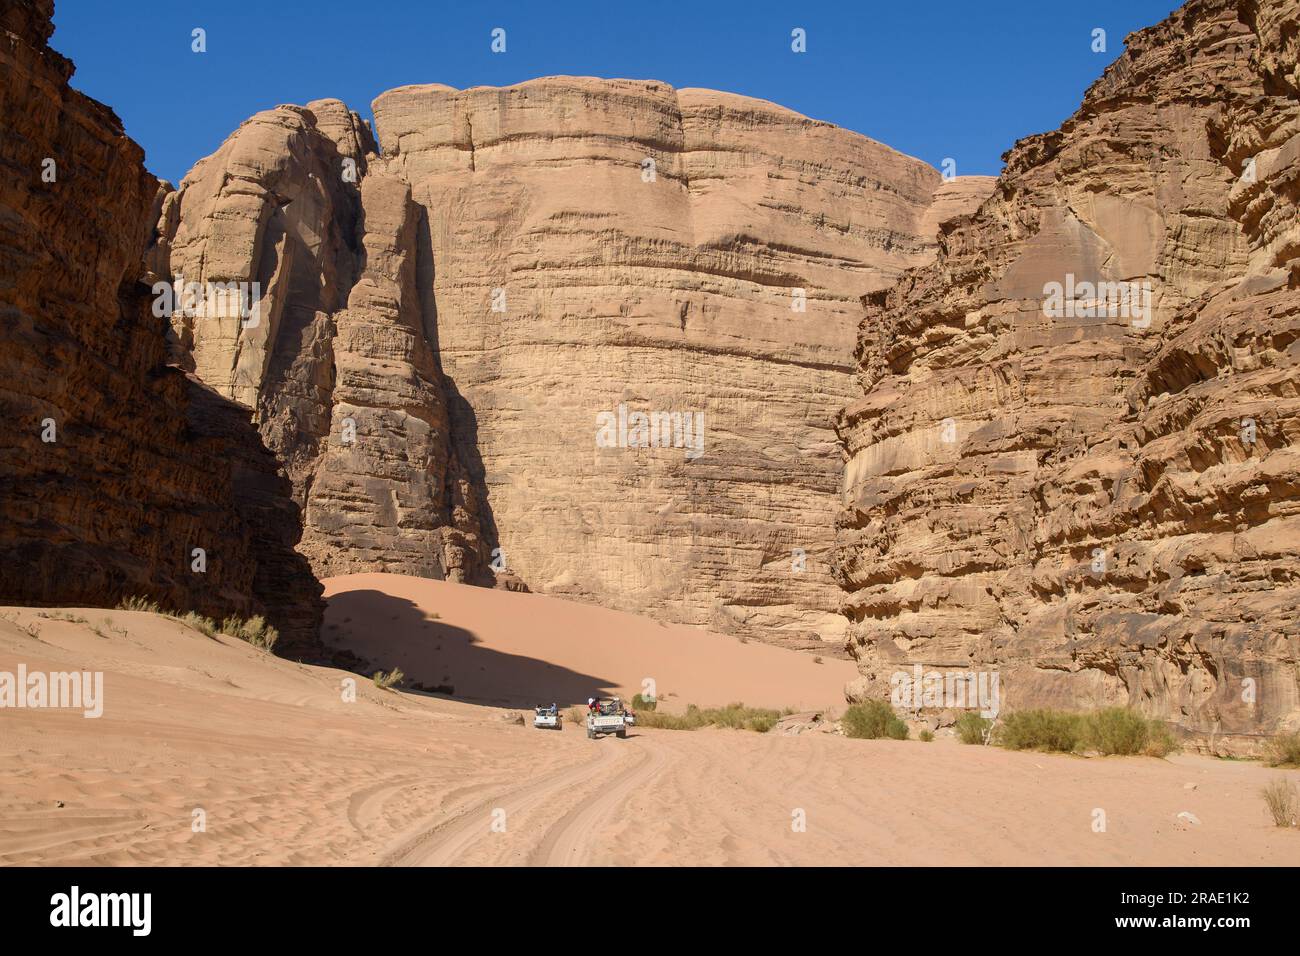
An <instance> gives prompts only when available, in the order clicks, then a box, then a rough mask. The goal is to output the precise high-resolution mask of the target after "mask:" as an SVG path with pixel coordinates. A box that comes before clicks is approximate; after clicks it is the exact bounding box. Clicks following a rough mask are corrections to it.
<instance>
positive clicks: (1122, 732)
mask: <svg viewBox="0 0 1300 956" xmlns="http://www.w3.org/2000/svg"><path fill="white" fill-rule="evenodd" d="M1083 722H1084V735H1085V738H1086V740H1087V743H1088V744H1089V746H1091V747H1093V748H1094V749H1095V750H1097V752H1098V753H1102V754H1107V755H1110V754H1118V755H1120V756H1131V755H1133V754H1139V753H1142V751H1143V750H1144V749H1146V745H1147V738H1148V734H1149V731H1148V728H1147V719H1146V718H1145V717H1143V716H1142V715H1141V714H1138V713H1135V712H1134V711H1131V710H1129V709H1127V708H1125V707H1105V708H1102V709H1101V710H1096V711H1093V712H1092V713H1090V714H1087V715H1086V716H1085V717H1084V718H1083Z"/></svg>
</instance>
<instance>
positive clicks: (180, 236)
mask: <svg viewBox="0 0 1300 956" xmlns="http://www.w3.org/2000/svg"><path fill="white" fill-rule="evenodd" d="M422 229H424V232H425V234H426V235H427V227H425V225H424V218H423V212H422V210H421V209H420V208H419V207H418V206H416V205H415V204H414V203H412V201H411V198H410V189H409V187H408V186H407V185H406V184H405V183H403V182H401V181H400V180H397V179H394V178H393V177H392V176H390V175H388V174H387V173H386V172H385V171H384V169H383V163H382V162H377V157H376V156H375V155H374V146H373V140H372V139H371V136H370V131H369V128H368V127H367V126H366V125H365V124H364V123H363V122H362V121H361V120H360V119H359V118H358V117H357V116H356V114H355V113H351V112H349V111H348V110H347V108H346V107H344V106H343V104H342V103H340V102H338V101H337V100H320V101H316V102H313V103H309V104H308V105H307V106H306V107H297V106H280V107H277V108H276V109H273V110H267V111H265V112H263V113H259V114H257V115H256V116H254V117H253V118H252V119H250V120H248V121H247V122H246V123H244V124H243V126H241V127H240V128H239V129H238V130H237V131H236V132H235V133H233V134H232V135H231V136H230V137H229V138H228V139H227V140H226V142H225V143H224V144H223V145H222V147H221V148H220V149H219V150H218V151H217V152H216V153H214V154H213V155H212V156H209V157H208V158H206V159H204V160H202V161H201V162H200V163H199V164H198V165H196V166H195V168H194V169H193V170H192V171H191V172H190V174H189V175H188V176H186V177H185V180H184V181H183V182H182V183H181V185H180V188H179V190H177V191H176V192H172V193H169V194H168V195H167V197H166V199H165V200H164V202H163V207H162V211H161V216H160V220H159V233H160V235H159V239H158V241H157V243H156V245H155V247H154V249H153V251H152V253H151V259H150V261H151V265H152V266H153V268H154V269H155V270H156V271H157V272H159V273H160V274H163V275H167V276H170V277H171V280H172V281H174V282H176V283H178V284H181V285H183V284H184V283H188V282H198V283H200V284H201V286H202V287H204V288H207V287H208V284H211V283H243V284H245V286H246V288H247V289H248V296H247V299H246V300H245V302H244V303H243V306H244V308H243V309H242V310H241V309H239V308H235V307H227V308H223V307H222V305H223V303H217V307H216V308H210V309H205V310H199V309H181V310H177V311H175V312H173V315H172V325H173V329H174V332H175V338H176V343H175V344H176V348H177V353H178V356H180V358H181V360H182V361H186V362H188V363H189V367H191V368H192V369H193V370H194V371H195V373H196V374H198V375H199V376H200V377H201V378H202V379H203V380H204V381H205V382H207V383H208V384H209V385H211V386H212V387H213V388H215V389H216V390H217V391H218V392H220V393H221V394H223V395H225V396H227V397H229V398H232V399H234V400H236V401H238V402H240V403H241V404H243V405H245V406H248V407H249V408H252V409H255V410H256V418H257V421H258V423H259V427H260V429H261V431H262V435H263V437H264V438H265V440H266V444H267V446H268V447H269V448H271V449H272V451H274V452H275V454H276V456H277V457H278V458H279V460H280V461H281V462H282V463H283V464H284V466H285V468H286V470H287V472H288V474H289V476H290V478H291V479H292V481H293V484H294V494H295V497H296V498H297V500H298V501H299V502H300V503H301V504H302V506H303V509H304V524H305V528H304V533H303V539H302V545H301V550H302V552H303V553H304V554H305V555H307V556H308V557H309V558H310V560H311V562H312V564H313V567H314V568H315V570H316V571H317V573H318V574H320V575H322V576H324V575H330V574H343V573H348V572H354V571H366V570H370V571H391V572H398V573H405V574H413V575H421V576H426V577H435V578H443V577H450V578H451V579H453V580H461V581H464V580H470V581H479V580H482V579H483V578H484V577H485V574H486V572H485V562H484V561H483V560H482V558H481V556H480V548H481V544H480V542H479V540H478V534H479V525H478V518H477V511H478V504H477V498H476V496H475V494H474V492H473V491H472V490H471V489H470V487H469V480H468V478H467V477H466V475H465V473H464V470H463V469H462V468H461V466H460V463H459V460H458V459H457V458H456V457H455V455H454V454H453V452H452V448H451V444H450V435H449V422H448V414H447V402H446V398H445V396H444V393H443V382H442V377H441V373H440V371H439V369H438V365H437V356H436V353H435V351H434V349H433V346H432V344H431V338H430V336H429V334H428V332H427V329H428V328H429V327H430V326H431V323H432V310H433V303H432V297H431V293H430V292H429V291H428V290H427V288H425V287H421V286H419V284H418V283H417V276H418V275H419V274H420V272H421V270H422V269H423V270H424V271H425V272H427V271H428V270H429V268H430V266H429V252H428V246H427V242H426V243H425V245H424V247H423V249H421V247H420V243H419V240H420V236H421V230H422ZM421 257H423V258H421ZM426 286H427V283H426ZM254 299H255V300H256V302H257V308H256V309H253V308H250V307H249V304H250V301H251V300H254ZM224 305H229V303H224ZM199 312H203V313H205V314H196V313H199Z"/></svg>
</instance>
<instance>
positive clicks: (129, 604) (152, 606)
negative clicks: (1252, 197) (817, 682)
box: [117, 595, 162, 614]
mask: <svg viewBox="0 0 1300 956" xmlns="http://www.w3.org/2000/svg"><path fill="white" fill-rule="evenodd" d="M117 610H119V611H148V612H150V613H151V614H161V613H162V606H161V605H160V604H159V603H158V602H157V601H151V600H149V598H144V597H139V596H137V595H132V596H131V597H128V598H123V599H122V600H120V601H118V602H117Z"/></svg>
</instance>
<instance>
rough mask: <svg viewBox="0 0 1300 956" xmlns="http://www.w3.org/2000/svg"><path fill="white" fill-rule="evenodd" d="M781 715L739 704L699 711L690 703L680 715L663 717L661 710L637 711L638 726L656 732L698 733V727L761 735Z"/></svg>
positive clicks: (665, 715)
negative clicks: (655, 730) (655, 729)
mask: <svg viewBox="0 0 1300 956" xmlns="http://www.w3.org/2000/svg"><path fill="white" fill-rule="evenodd" d="M780 717H781V712H780V711H776V710H769V709H767V708H763V707H746V706H745V705H744V704H743V703H740V702H739V701H737V702H735V703H732V704H728V705H727V706H726V707H709V708H701V707H697V706H696V705H695V704H690V705H688V706H687V708H686V713H684V714H666V713H663V712H661V711H654V710H650V711H646V712H645V713H641V712H639V711H638V713H637V715H636V722H637V726H638V727H654V728H657V729H660V730H699V729H700V728H701V727H726V728H730V729H732V730H752V731H754V732H755V733H760V734H765V733H767V732H768V731H769V730H771V729H772V728H773V727H775V726H776V722H777V720H779V719H780Z"/></svg>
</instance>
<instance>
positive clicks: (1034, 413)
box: [836, 0, 1300, 737]
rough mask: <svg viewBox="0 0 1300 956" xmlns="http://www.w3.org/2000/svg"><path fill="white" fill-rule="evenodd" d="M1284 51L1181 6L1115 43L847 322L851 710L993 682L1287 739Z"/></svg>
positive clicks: (1296, 170) (1283, 30)
mask: <svg viewBox="0 0 1300 956" xmlns="http://www.w3.org/2000/svg"><path fill="white" fill-rule="evenodd" d="M1298 31H1300V11H1298V10H1297V7H1296V5H1295V4H1294V3H1284V2H1279V0H1260V2H1244V3H1243V2H1236V0H1192V2H1190V3H1188V4H1187V5H1186V6H1184V7H1183V8H1182V9H1181V10H1179V11H1177V12H1175V13H1174V14H1173V15H1172V16H1171V17H1170V18H1169V19H1168V20H1167V21H1165V22H1164V23H1161V24H1160V25H1158V26H1155V27H1152V28H1150V29H1147V30H1143V31H1141V32H1139V33H1136V34H1134V35H1133V36H1131V37H1130V38H1129V40H1128V45H1127V50H1126V51H1125V52H1124V53H1123V54H1122V55H1121V56H1120V58H1119V59H1118V60H1117V61H1116V62H1115V64H1114V65H1112V66H1111V67H1110V68H1109V69H1108V70H1107V71H1106V73H1105V75H1104V76H1103V77H1102V78H1101V79H1100V80H1099V81H1098V82H1097V83H1095V84H1094V85H1093V87H1092V88H1091V89H1090V90H1089V91H1088V93H1087V96H1086V98H1085V100H1084V103H1083V106H1082V107H1081V108H1080V110H1079V111H1078V112H1077V113H1076V114H1075V115H1074V116H1073V117H1072V118H1071V119H1069V120H1068V121H1067V122H1066V123H1065V124H1064V125H1063V126H1062V127H1061V129H1059V130H1057V131H1055V132H1052V133H1048V134H1045V135H1041V136H1035V137H1031V138H1029V139H1026V140H1023V141H1021V142H1020V143H1018V144H1017V145H1016V147H1015V148H1014V149H1013V150H1012V151H1011V152H1010V153H1008V154H1007V157H1006V160H1007V165H1006V170H1005V172H1004V173H1003V175H1002V176H1001V177H1000V178H999V180H998V183H997V186H996V189H995V190H994V192H993V195H992V196H991V197H990V198H989V199H988V200H987V201H985V202H984V203H983V205H982V206H981V207H980V208H979V210H978V211H977V212H976V213H974V214H973V215H971V216H968V217H959V218H957V219H956V220H955V221H950V222H949V223H948V224H947V225H946V226H945V227H943V232H942V235H941V238H940V251H939V256H938V261H937V263H936V264H935V265H934V266H932V267H929V268H926V269H922V270H914V271H911V272H909V273H907V274H905V275H904V276H903V277H901V279H900V280H899V281H898V282H897V283H895V284H894V285H893V286H892V287H890V288H889V289H887V290H884V291H877V292H872V293H870V294H869V295H867V296H866V297H865V302H866V305H867V314H866V317H865V319H864V320H863V321H862V325H861V330H860V331H861V337H860V341H859V358H860V378H861V381H862V385H863V386H864V388H865V391H866V395H865V398H861V399H859V400H857V401H856V402H854V403H852V404H850V405H849V406H848V407H847V408H846V409H845V410H844V412H843V414H842V416H841V419H840V422H839V431H840V435H841V437H842V439H843V441H844V443H845V446H846V449H847V454H848V460H847V463H846V472H845V476H844V487H843V502H844V510H843V511H842V512H841V514H840V516H839V519H838V529H839V533H838V542H837V548H836V573H837V576H838V578H839V580H840V582H841V585H842V586H843V588H844V589H845V590H846V591H847V592H848V595H847V598H846V601H845V610H846V613H847V616H848V618H849V620H850V621H851V622H852V623H851V628H850V638H851V641H852V645H853V647H854V648H855V653H856V655H857V657H858V659H859V661H860V669H861V671H862V674H863V677H862V679H861V680H860V681H858V682H857V683H856V684H855V685H853V686H852V687H851V694H852V696H855V697H867V696H878V697H885V696H888V694H889V679H890V676H891V674H892V673H894V672H896V671H897V670H899V669H900V668H907V667H910V666H911V665H913V664H916V663H919V664H922V665H925V666H927V667H934V668H936V669H945V668H960V669H972V668H979V669H997V670H999V671H1000V672H1001V674H1002V690H1003V698H1004V699H1003V703H1002V706H1003V707H1004V708H1006V707H1024V706H1034V705H1064V706H1090V705H1095V704H1112V703H1121V704H1133V705H1136V706H1138V707H1140V708H1141V709H1143V710H1144V711H1146V712H1148V713H1150V714H1151V715H1153V716H1158V717H1161V718H1165V719H1167V720H1170V721H1174V722H1176V723H1178V724H1179V725H1181V727H1182V728H1184V730H1186V731H1187V732H1188V733H1191V734H1195V735H1197V736H1204V737H1209V736H1212V735H1214V734H1216V733H1222V734H1234V735H1250V734H1258V733H1264V732H1270V731H1273V730H1276V729H1277V728H1279V727H1288V726H1289V727H1291V728H1292V729H1294V727H1295V726H1296V725H1297V724H1298V723H1300V681H1298V678H1297V674H1298V673H1300V671H1298V670H1297V665H1298V663H1300V622H1298V621H1297V615H1296V610H1297V608H1300V568H1297V565H1296V553H1297V551H1298V550H1300V454H1298V449H1297V442H1300V372H1298V370H1297V363H1298V362H1300V221H1298V219H1297V199H1298V198H1300V102H1298V100H1297V67H1296V59H1297V42H1298V41H1297V34H1298ZM1051 283H1058V284H1060V285H1061V286H1063V287H1066V288H1070V287H1072V288H1073V290H1074V292H1073V296H1074V300H1073V301H1064V302H1063V301H1061V298H1064V299H1066V300H1069V299H1070V296H1071V293H1070V292H1066V293H1065V295H1064V296H1063V297H1061V298H1056V297H1054V293H1055V292H1056V291H1057V290H1056V289H1055V288H1052V287H1051V286H1050V284H1051ZM1088 283H1090V284H1092V288H1089V286H1088V285H1086V284H1088ZM1098 283H1106V285H1102V286H1098V285H1097V284H1098ZM1110 283H1120V284H1122V285H1119V286H1113V285H1109V284H1110ZM1144 284H1146V285H1145V286H1144ZM1103 289H1105V290H1106V295H1105V296H1103V293H1102V290H1103ZM1115 289H1120V290H1126V291H1128V292H1132V293H1134V294H1135V295H1136V296H1137V299H1136V300H1132V301H1130V302H1129V304H1130V305H1132V304H1133V301H1136V302H1137V303H1139V305H1138V308H1136V309H1134V308H1126V307H1125V303H1124V301H1121V300H1116V299H1114V298H1113V297H1112V296H1111V292H1113V291H1114V290H1115ZM1147 291H1149V294H1150V307H1149V309H1147V310H1142V309H1141V306H1140V303H1141V302H1142V300H1143V297H1144V296H1145V294H1146V292H1147ZM1117 301H1118V305H1119V308H1118V309H1114V308H1107V309H1102V308H1098V307H1097V306H1098V304H1099V303H1101V304H1109V305H1115V304H1116V302H1117ZM1049 313H1050V314H1049Z"/></svg>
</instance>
